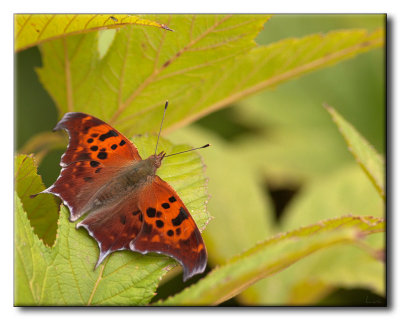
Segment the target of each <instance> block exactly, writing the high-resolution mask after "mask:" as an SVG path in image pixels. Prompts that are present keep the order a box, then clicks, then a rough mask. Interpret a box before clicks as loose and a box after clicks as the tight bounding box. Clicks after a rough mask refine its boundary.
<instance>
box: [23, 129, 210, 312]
mask: <svg viewBox="0 0 400 320" xmlns="http://www.w3.org/2000/svg"><path fill="white" fill-rule="evenodd" d="M134 141H135V144H136V146H137V147H138V150H139V152H140V154H141V156H142V157H146V156H148V155H150V154H153V153H154V146H155V142H156V137H154V136H141V137H136V138H135V139H134ZM187 148H188V146H184V145H177V146H173V145H172V144H171V143H170V142H168V141H166V140H164V139H161V140H160V144H159V150H164V151H166V152H167V153H173V152H179V151H181V150H182V149H187ZM158 175H159V176H160V177H162V178H163V179H165V180H166V181H168V182H169V183H170V184H171V185H172V186H173V187H174V189H175V190H176V191H177V192H178V193H179V195H180V196H181V198H182V200H183V201H184V202H185V204H186V206H187V208H188V209H189V211H190V212H191V214H192V216H193V218H194V219H195V220H196V223H197V225H198V226H199V228H200V229H201V230H202V229H204V227H205V225H206V224H207V222H208V220H209V216H208V213H207V211H206V208H205V204H206V202H207V199H208V196H207V193H206V187H205V183H206V178H205V177H204V168H203V164H202V162H201V160H200V157H199V155H198V154H197V153H195V152H191V153H187V154H182V155H179V156H175V157H171V158H166V159H165V160H164V162H163V165H162V166H161V168H160V169H159V171H158ZM16 198H17V200H16V219H15V221H16V223H15V227H16V230H15V237H16V238H15V250H16V255H15V256H16V263H15V274H16V288H15V304H16V305H19V306H21V305H144V304H147V303H148V302H149V301H150V299H151V298H152V297H153V296H154V294H155V293H154V292H155V290H156V288H157V286H158V283H159V281H160V279H161V278H162V277H163V276H164V275H165V274H166V273H167V271H168V270H170V269H171V268H172V267H174V266H176V265H177V263H176V262H174V260H172V259H171V258H168V257H166V256H161V255H157V254H147V255H141V254H139V253H134V252H130V251H120V252H115V253H113V254H112V255H111V256H110V257H108V258H106V260H105V261H104V262H103V263H102V264H101V265H100V266H99V267H98V268H97V269H96V270H93V268H94V265H95V264H96V261H97V258H98V251H99V249H98V245H97V243H96V242H95V241H94V240H93V239H92V238H90V237H89V235H88V233H87V232H86V230H83V229H78V230H76V229H75V224H74V223H70V222H69V221H68V219H67V217H68V210H67V209H66V208H65V207H62V210H61V215H60V221H59V226H58V233H57V240H56V242H55V244H54V246H53V247H52V248H48V247H46V246H44V245H43V243H42V242H41V241H40V240H39V238H38V237H37V236H36V235H35V234H34V233H33V232H32V228H31V226H30V223H29V220H28V218H27V215H26V212H25V211H24V210H23V206H22V203H21V201H20V199H19V197H18V196H16ZM37 198H38V199H39V200H41V201H42V203H45V202H47V201H48V199H46V198H44V197H43V196H38V197H37Z"/></svg>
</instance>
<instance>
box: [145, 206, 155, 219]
mask: <svg viewBox="0 0 400 320" xmlns="http://www.w3.org/2000/svg"><path fill="white" fill-rule="evenodd" d="M146 213H147V216H148V217H149V218H154V217H155V216H156V209H154V208H152V207H150V208H147V210H146Z"/></svg>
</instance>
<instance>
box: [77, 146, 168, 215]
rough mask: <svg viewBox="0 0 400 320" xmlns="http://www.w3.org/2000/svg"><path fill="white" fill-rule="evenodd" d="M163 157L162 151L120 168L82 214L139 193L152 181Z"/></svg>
mask: <svg viewBox="0 0 400 320" xmlns="http://www.w3.org/2000/svg"><path fill="white" fill-rule="evenodd" d="M163 157H164V153H162V154H160V155H157V156H156V155H152V156H150V157H149V158H147V159H145V160H139V161H133V162H132V164H130V165H128V166H126V167H125V168H122V169H121V170H120V171H119V172H117V173H116V175H115V177H113V178H111V179H110V181H108V182H107V183H106V184H104V185H103V186H102V187H101V188H100V189H99V190H98V191H97V192H96V193H95V194H94V195H93V196H92V198H91V199H90V201H89V202H88V203H87V205H86V206H85V207H84V209H83V210H82V211H83V212H84V214H86V213H89V212H94V211H96V210H97V209H102V208H104V207H113V206H115V205H118V204H119V203H120V202H121V201H124V200H125V199H126V197H131V196H132V195H133V194H136V193H140V192H141V190H142V188H143V187H144V186H145V185H146V184H151V183H153V181H154V179H155V177H156V171H157V169H158V168H159V167H160V165H161V161H162V158H163Z"/></svg>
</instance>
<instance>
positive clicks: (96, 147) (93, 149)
mask: <svg viewBox="0 0 400 320" xmlns="http://www.w3.org/2000/svg"><path fill="white" fill-rule="evenodd" d="M98 149H99V147H98V146H91V147H90V150H92V151H97V150H98Z"/></svg>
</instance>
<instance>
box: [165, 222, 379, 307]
mask: <svg viewBox="0 0 400 320" xmlns="http://www.w3.org/2000/svg"><path fill="white" fill-rule="evenodd" d="M383 230H384V222H383V220H382V219H378V218H374V217H357V216H346V217H340V218H336V219H331V220H325V221H321V222H320V223H318V224H315V225H310V226H307V227H304V228H301V229H298V230H294V231H291V232H288V233H284V234H279V235H277V236H275V237H272V238H270V239H269V240H266V241H264V242H263V243H260V244H258V245H257V246H255V247H253V248H251V249H250V250H248V251H246V252H244V253H242V254H241V255H239V256H236V257H234V258H233V259H231V260H230V261H228V262H227V263H226V264H225V265H223V266H221V267H219V268H216V269H214V270H213V271H212V272H211V273H209V274H208V275H207V276H206V277H205V278H204V279H201V280H200V281H199V282H198V283H196V284H195V285H193V286H191V287H189V288H187V289H185V290H184V291H182V292H181V293H179V294H177V295H175V296H174V297H171V298H169V299H167V300H166V301H164V302H160V303H159V304H160V305H216V304H219V303H222V302H223V301H226V300H228V299H229V298H231V297H233V296H235V295H237V294H238V293H240V292H241V291H243V290H244V289H246V288H247V287H249V286H250V285H251V284H253V283H255V282H256V281H258V280H260V279H262V278H264V277H268V276H271V275H273V274H275V273H278V272H279V271H282V270H284V269H285V268H287V267H289V266H290V265H291V264H293V263H295V262H296V261H298V260H300V259H302V258H304V257H306V256H308V255H310V254H312V253H314V252H316V251H317V250H320V249H323V248H327V247H330V246H333V245H338V244H344V243H351V242H354V243H357V242H359V241H360V240H361V239H362V238H363V237H364V236H366V235H369V234H373V233H377V232H382V231H383Z"/></svg>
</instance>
